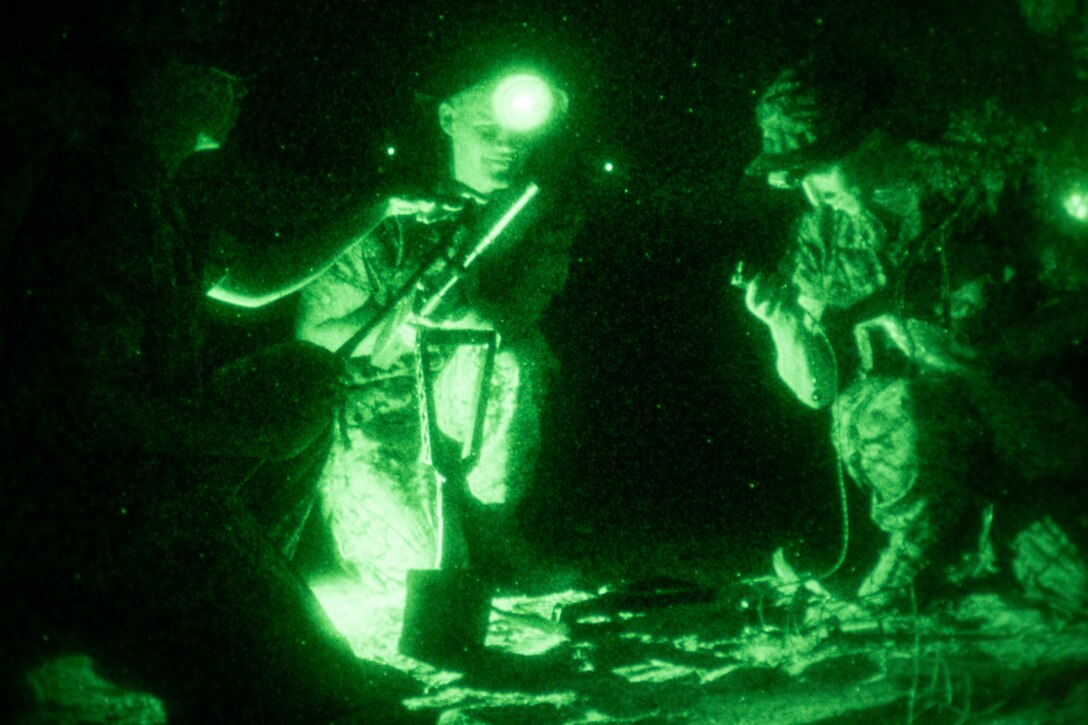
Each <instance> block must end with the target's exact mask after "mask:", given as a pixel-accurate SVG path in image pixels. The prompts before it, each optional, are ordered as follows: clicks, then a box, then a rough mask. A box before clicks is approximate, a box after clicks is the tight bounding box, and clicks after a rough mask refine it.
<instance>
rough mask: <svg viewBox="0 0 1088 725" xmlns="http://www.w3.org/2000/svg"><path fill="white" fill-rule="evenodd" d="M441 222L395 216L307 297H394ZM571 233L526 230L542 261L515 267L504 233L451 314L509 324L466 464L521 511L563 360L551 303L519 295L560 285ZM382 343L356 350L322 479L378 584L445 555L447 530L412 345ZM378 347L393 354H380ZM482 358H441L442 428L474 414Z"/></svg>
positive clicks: (339, 540)
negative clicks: (368, 351) (489, 284)
mask: <svg viewBox="0 0 1088 725" xmlns="http://www.w3.org/2000/svg"><path fill="white" fill-rule="evenodd" d="M438 233H439V232H438V230H437V229H436V228H435V227H434V226H426V225H423V224H420V223H417V222H414V221H408V222H404V221H399V220H395V219H391V220H387V221H386V222H384V223H383V224H382V226H380V227H379V228H378V229H377V230H376V231H375V232H373V233H372V234H370V235H369V236H367V237H366V238H364V239H363V240H361V241H360V242H359V243H358V244H356V245H355V246H354V247H352V248H351V249H350V250H349V251H348V252H346V253H345V254H344V255H343V256H342V257H341V258H340V259H339V260H338V261H337V263H336V264H335V265H334V266H333V267H332V268H331V269H329V270H328V271H327V272H326V273H325V274H324V275H323V276H322V277H320V278H319V279H318V280H316V281H315V282H314V283H312V284H311V285H309V286H308V287H307V288H306V289H305V290H304V291H303V293H302V295H303V305H304V308H312V309H315V310H320V314H322V315H328V316H332V317H338V316H342V315H345V314H347V313H349V312H351V311H353V310H355V309H358V308H359V307H360V306H361V305H362V304H363V303H364V302H366V301H367V300H368V299H371V298H373V299H374V300H375V301H377V302H379V303H383V304H384V303H385V302H386V301H387V299H388V296H389V295H390V294H391V293H392V291H393V290H396V289H397V288H399V287H400V286H401V285H402V284H403V282H404V281H405V280H406V279H407V278H408V277H409V276H410V275H411V274H412V272H413V271H415V269H416V268H418V266H419V265H420V264H422V262H423V259H424V257H425V255H426V250H427V249H430V248H432V247H433V246H434V245H435V244H436V243H437V241H438V239H437V235H438ZM569 243H570V237H569V235H566V234H559V235H538V236H535V237H532V238H527V239H523V240H517V242H516V246H517V247H519V248H520V249H523V250H524V249H528V250H529V251H528V255H529V259H531V260H532V262H531V263H530V264H528V265H526V266H523V269H522V270H521V271H518V272H514V271H511V270H510V269H507V270H503V269H501V267H502V266H504V265H503V259H501V258H500V259H499V260H497V261H495V260H493V259H491V258H489V256H495V255H497V256H500V257H501V256H502V255H503V252H502V251H500V248H502V247H503V245H505V246H506V247H509V246H514V245H511V244H507V240H505V239H503V240H500V241H499V242H498V243H497V244H496V248H495V249H493V250H489V251H488V253H487V255H485V256H484V257H481V260H480V262H479V263H478V264H477V266H476V268H474V269H475V270H476V271H477V272H479V275H472V276H470V277H468V278H466V279H465V280H464V281H463V282H462V284H461V285H460V286H459V292H460V293H461V294H460V295H458V298H457V299H456V300H454V301H453V303H452V305H451V307H452V309H448V310H447V311H446V321H445V322H444V323H442V324H443V325H444V326H450V327H476V328H480V327H484V328H491V327H494V326H497V327H498V330H499V332H500V333H501V335H502V337H501V342H500V347H499V351H498V353H497V356H496V360H495V367H494V372H493V374H492V377H491V381H490V391H489V397H488V405H487V411H486V417H485V423H484V435H483V443H482V449H481V451H480V456H479V461H478V463H477V465H476V466H475V467H474V468H473V469H472V470H471V471H470V472H469V475H468V482H469V487H470V489H471V491H472V494H473V495H474V496H475V498H476V499H477V500H478V501H480V502H481V503H483V504H486V505H488V507H490V508H491V509H493V510H501V511H504V512H507V513H509V512H511V511H512V507H513V506H514V504H516V502H517V501H518V499H519V498H520V497H521V496H522V495H523V494H524V492H525V489H526V487H527V484H528V481H529V479H530V477H531V476H532V473H533V467H534V463H535V459H536V454H537V450H538V446H539V437H540V430H539V426H540V401H541V398H542V396H543V395H544V384H545V381H546V377H547V373H548V371H549V369H550V368H551V367H552V364H553V363H552V357H551V355H550V353H549V352H548V350H547V347H546V345H545V344H544V342H543V338H542V336H541V335H540V333H539V331H538V330H536V328H535V326H534V323H535V321H536V317H538V316H539V313H540V312H541V309H540V308H537V309H528V308H526V309H521V310H519V309H517V307H518V302H519V300H520V301H521V303H522V304H528V305H530V306H532V305H533V304H534V303H532V302H525V300H526V299H528V298H531V297H533V296H538V297H539V300H538V303H539V302H545V303H546V301H547V300H548V299H550V297H551V295H552V294H554V293H555V292H556V291H558V289H559V288H560V287H561V286H562V283H563V280H564V278H565V273H566V264H567V262H566V253H567V247H568V246H569ZM508 256H509V255H508ZM513 256H515V257H521V258H524V257H525V255H524V254H514V255H513ZM489 264H491V265H492V267H491V268H490V269H488V265H489ZM533 269H536V270H538V272H537V273H534V272H533V271H532V270H533ZM487 275H492V276H495V277H496V279H497V280H498V283H499V284H501V285H509V287H503V288H502V289H498V290H497V291H494V292H493V293H492V292H489V290H487V289H486V282H483V281H482V280H481V278H482V277H485V276H487ZM493 284H495V283H493ZM470 299H471V300H472V305H471V307H470V305H469V302H468V300H470ZM444 304H445V303H444ZM481 310H482V311H483V314H482V315H481V314H480V312H481ZM392 314H397V313H396V312H393V313H392ZM485 317H486V319H485ZM380 347H381V349H380V350H376V351H375V355H374V356H372V357H371V358H356V359H354V360H353V361H352V362H351V377H352V380H353V384H352V386H351V392H350V394H349V397H348V400H347V404H346V407H345V412H344V415H342V416H341V417H340V420H339V421H338V434H337V437H336V442H335V444H334V448H333V451H332V455H331V456H330V459H329V461H328V464H327V465H326V468H325V471H324V474H323V476H322V483H321V490H322V501H323V503H322V508H323V511H324V514H325V517H326V518H327V520H328V522H329V526H330V529H331V532H332V536H333V538H334V540H335V544H336V547H337V549H338V551H339V554H340V556H341V558H342V559H343V561H344V563H346V564H347V565H349V566H350V567H351V568H352V569H353V570H354V571H355V572H357V574H358V575H359V576H360V578H361V579H362V580H363V581H364V582H365V583H366V584H367V586H368V587H369V588H370V589H371V591H374V592H378V593H381V592H395V591H397V590H399V589H402V588H403V586H404V582H405V576H406V573H407V571H408V570H409V569H413V568H431V567H433V566H435V555H436V541H435V538H436V531H437V527H436V522H435V520H434V516H435V513H434V496H435V482H434V473H433V472H432V470H431V469H430V466H428V465H426V464H425V462H424V451H422V450H421V435H420V413H419V400H418V393H417V383H416V373H415V356H414V350H413V347H412V346H411V345H409V344H408V343H407V342H405V341H404V340H402V339H400V338H397V337H396V336H394V339H389V340H388V341H386V343H385V344H384V345H380ZM379 358H380V359H381V360H383V361H384V362H380V363H378V364H375V362H376V361H377V360H379ZM479 364H480V360H479V359H478V358H477V357H476V356H475V353H474V352H473V351H472V350H471V349H469V348H461V349H459V350H457V351H455V352H453V353H452V354H451V355H450V357H449V358H448V359H446V360H445V361H443V362H442V364H441V371H440V372H439V373H438V376H437V378H436V384H435V396H436V408H437V414H438V417H439V421H440V424H441V425H443V427H444V428H445V427H446V426H447V425H456V422H455V421H464V420H466V419H470V416H471V415H472V414H473V411H471V410H469V409H468V408H469V401H468V400H467V399H466V396H465V395H464V392H463V391H464V390H465V387H466V383H467V382H468V381H471V380H473V379H474V378H475V377H476V375H477V374H478V365H479Z"/></svg>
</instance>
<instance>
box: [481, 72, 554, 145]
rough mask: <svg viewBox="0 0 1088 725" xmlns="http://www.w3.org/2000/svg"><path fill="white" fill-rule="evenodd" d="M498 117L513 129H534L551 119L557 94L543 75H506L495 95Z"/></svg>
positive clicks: (502, 122)
mask: <svg viewBox="0 0 1088 725" xmlns="http://www.w3.org/2000/svg"><path fill="white" fill-rule="evenodd" d="M492 102H493V103H494V108H495V117H496V118H497V119H498V121H499V123H500V124H502V125H503V126H504V127H506V128H508V129H510V130H512V131H519V132H525V131H532V130H533V129H535V128H538V127H540V126H542V125H543V124H544V123H545V122H547V121H548V119H549V118H551V115H552V111H553V110H554V108H555V95H554V94H553V93H552V89H551V87H550V86H549V85H548V84H547V83H546V82H545V81H544V80H543V79H542V78H540V77H539V76H536V75H532V74H529V73H521V74H518V75H512V76H509V77H508V78H504V79H503V80H502V81H500V82H499V84H498V86H497V87H496V88H495V93H494V94H493V95H492Z"/></svg>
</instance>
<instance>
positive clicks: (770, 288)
mask: <svg viewBox="0 0 1088 725" xmlns="http://www.w3.org/2000/svg"><path fill="white" fill-rule="evenodd" d="M742 284H743V285H744V304H745V306H747V307H748V311H749V312H751V313H752V314H753V315H755V316H756V317H758V318H759V319H760V320H763V322H765V323H767V324H770V323H771V322H772V320H773V318H774V316H775V313H776V312H777V311H778V309H779V307H781V305H782V289H781V285H779V284H777V283H776V281H775V280H774V279H773V278H770V277H767V275H764V274H757V275H756V276H755V277H753V278H752V279H750V280H745V281H744V282H742Z"/></svg>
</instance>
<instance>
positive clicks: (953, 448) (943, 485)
mask: <svg viewBox="0 0 1088 725" xmlns="http://www.w3.org/2000/svg"><path fill="white" fill-rule="evenodd" d="M834 414H835V418H834V426H833V435H834V438H835V445H836V447H837V448H838V450H839V453H840V455H841V456H842V461H843V465H844V467H845V468H846V471H847V473H848V474H849V475H850V476H851V477H852V478H853V479H854V481H855V482H857V483H858V484H859V485H860V486H861V487H862V488H863V489H864V490H865V491H866V492H868V493H869V495H870V496H871V501H872V504H871V505H872V508H871V511H872V519H873V522H874V523H875V524H876V525H877V526H878V527H879V528H880V529H881V530H882V531H884V532H886V533H887V534H888V536H889V541H888V545H887V546H886V548H885V549H884V551H883V552H882V554H881V556H880V559H879V561H878V563H877V565H876V566H875V567H874V569H873V570H872V572H871V573H870V574H869V575H868V577H867V578H866V579H865V581H864V582H863V583H862V586H861V589H860V590H859V595H860V596H863V597H868V596H873V595H876V594H877V593H878V592H881V591H888V590H892V589H895V588H898V587H902V586H906V585H907V584H909V583H910V582H911V580H912V579H913V577H914V575H915V574H917V573H918V572H919V571H920V570H921V569H922V568H923V567H924V566H925V565H926V563H927V561H926V560H927V558H928V555H929V553H930V552H931V550H932V549H933V548H934V547H935V545H936V544H937V543H938V542H939V541H941V540H942V539H944V538H949V537H951V536H952V535H953V534H959V533H962V532H953V531H951V529H952V528H953V527H952V524H954V523H956V521H957V519H959V518H960V516H961V514H962V513H963V512H964V511H965V509H966V507H967V504H968V502H969V500H970V499H971V498H972V497H974V496H976V495H978V494H980V493H981V494H982V496H980V498H985V497H986V496H985V493H986V492H985V488H986V482H985V481H979V480H976V479H978V478H987V477H988V474H987V472H986V471H985V467H986V461H987V460H988V459H989V458H991V457H992V454H991V453H990V449H989V448H988V447H985V448H984V447H981V444H982V443H983V442H984V441H985V440H986V438H985V437H984V436H983V427H984V424H983V422H982V419H981V418H980V416H979V415H978V414H977V413H976V412H975V410H974V406H973V405H972V404H971V403H970V402H969V400H968V398H967V396H966V394H965V390H964V389H962V388H961V387H960V386H958V385H957V384H956V383H955V382H954V381H950V380H940V379H929V380H924V379H911V380H908V379H905V378H881V377H873V378H867V379H864V380H860V381H858V382H856V383H854V384H853V385H851V386H850V387H848V388H847V389H846V390H845V391H844V392H843V394H842V395H841V396H840V398H839V400H838V401H837V402H836V404H835V408H834ZM1002 515H1003V512H1002V511H1000V510H998V511H997V513H996V516H997V517H999V518H1000V517H1001V516H1002ZM994 516H995V513H994V507H993V506H992V505H990V506H983V507H982V525H981V526H980V527H979V530H978V535H977V536H976V537H974V538H973V540H972V542H971V544H972V545H971V547H970V549H971V550H969V551H961V552H959V553H958V554H957V555H956V556H955V559H954V560H952V561H942V562H941V564H942V566H943V569H944V572H945V573H946V574H947V575H948V576H949V577H950V578H951V579H952V580H953V581H964V580H966V579H970V578H975V577H981V576H985V575H987V574H990V573H994V572H995V571H996V569H995V564H996V555H995V553H994V548H993V543H992V541H991V538H990V532H991V524H992V522H993V517H994ZM1011 533H1014V535H1013V536H1012V537H1011V540H1010V541H1008V542H1006V543H1007V544H1008V545H1009V546H1010V548H1011V552H1010V553H1011V570H1012V573H1013V575H1014V576H1015V577H1016V578H1017V580H1018V581H1019V582H1020V583H1021V585H1022V586H1023V588H1024V590H1025V592H1026V593H1027V594H1028V595H1029V596H1031V597H1033V598H1036V599H1048V600H1049V601H1051V602H1053V601H1060V602H1062V606H1061V608H1062V609H1066V610H1069V609H1076V608H1077V607H1078V606H1083V603H1084V601H1085V598H1086V597H1088V569H1086V567H1085V565H1084V561H1083V558H1082V557H1081V555H1080V552H1079V551H1078V550H1077V547H1076V546H1075V545H1074V544H1073V543H1071V542H1070V540H1069V538H1068V537H1067V536H1066V534H1065V533H1064V532H1063V531H1062V530H1061V529H1060V528H1059V527H1058V526H1057V525H1056V524H1055V523H1054V521H1053V520H1052V519H1051V518H1049V517H1043V518H1041V519H1036V520H1034V521H1032V522H1030V523H1027V524H1026V526H1020V527H1019V529H1018V530H1017V531H1015V532H1011ZM1077 602H1080V604H1079V605H1078V604H1077Z"/></svg>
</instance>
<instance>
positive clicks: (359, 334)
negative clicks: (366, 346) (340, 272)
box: [336, 183, 540, 358]
mask: <svg viewBox="0 0 1088 725" xmlns="http://www.w3.org/2000/svg"><path fill="white" fill-rule="evenodd" d="M539 191H540V187H539V186H537V185H536V184H535V183H530V184H529V185H528V186H527V187H526V188H525V191H524V192H522V194H521V196H519V197H518V199H517V200H516V201H515V202H514V203H513V204H512V205H511V206H510V208H509V209H507V210H506V213H504V214H503V215H502V216H501V217H500V218H499V220H498V221H497V222H495V224H494V225H493V226H492V227H491V229H490V230H489V231H488V232H487V234H485V235H484V236H483V237H482V238H481V239H480V241H479V242H478V243H477V244H476V246H474V247H473V248H472V249H470V250H469V251H468V253H467V254H465V255H464V256H463V257H462V258H461V259H452V260H449V259H448V258H447V264H446V270H447V274H446V278H445V280H444V281H443V282H442V283H441V284H439V285H438V287H437V289H436V290H435V291H434V292H433V293H432V294H431V295H430V296H429V297H428V298H427V300H426V301H425V302H424V303H423V305H422V307H420V312H419V316H420V317H427V316H428V315H430V314H432V313H433V312H434V311H435V309H436V308H437V307H438V306H439V305H440V304H441V303H442V301H443V300H444V299H445V297H446V295H447V294H449V292H450V290H452V289H453V288H454V287H455V286H456V285H457V283H458V282H460V281H461V279H462V278H463V277H464V276H465V274H466V273H467V272H468V270H469V268H470V267H471V266H472V265H473V264H474V263H475V262H476V260H477V259H478V258H479V257H480V255H481V254H483V253H484V252H485V251H487V249H488V247H490V246H491V245H492V244H493V243H494V242H495V240H496V239H498V238H499V236H501V235H502V233H503V231H505V230H506V227H507V226H509V225H510V222H512V221H513V220H514V218H515V217H517V215H518V214H520V213H521V211H522V209H524V208H525V206H526V205H527V204H528V203H529V202H530V201H532V199H533V197H535V196H536V195H537V193H538V192H539ZM443 258H446V245H445V244H444V243H439V244H437V245H435V247H434V248H433V249H432V250H431V251H430V254H428V255H427V258H426V259H425V260H424V261H423V263H422V264H421V265H420V266H419V267H418V268H417V269H416V271H415V272H413V273H412V276H410V277H409V278H408V279H407V280H405V282H404V284H402V285H401V286H400V287H398V288H397V291H396V292H395V293H394V294H393V295H391V296H390V297H389V298H388V299H387V300H386V302H385V304H383V305H376V307H377V309H376V310H375V312H374V313H373V314H372V315H371V316H370V318H369V319H368V320H367V321H366V322H365V323H364V324H363V325H362V326H361V327H360V328H359V329H358V330H356V331H355V333H354V334H353V335H352V336H351V337H349V338H348V339H347V340H346V341H345V342H344V343H343V344H342V345H341V346H340V347H339V348H337V349H336V355H337V356H338V357H341V358H349V357H351V354H352V352H354V351H355V348H356V347H358V345H359V343H360V342H362V341H363V340H365V339H366V337H367V335H369V334H370V333H371V332H373V331H374V329H375V328H377V326H378V325H379V324H380V323H381V322H382V320H384V319H385V316H386V315H387V314H389V312H390V310H392V309H394V308H395V307H397V305H399V304H400V303H401V301H402V300H404V299H405V298H407V297H408V296H409V295H412V294H414V293H415V292H416V290H417V289H418V288H419V283H420V281H421V280H422V279H423V276H424V275H426V274H427V273H428V272H429V271H430V270H431V269H432V268H433V267H434V266H435V264H436V263H438V262H439V261H440V260H442V259H443Z"/></svg>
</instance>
